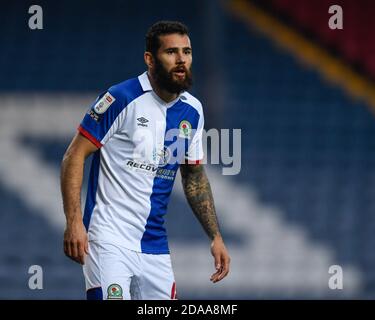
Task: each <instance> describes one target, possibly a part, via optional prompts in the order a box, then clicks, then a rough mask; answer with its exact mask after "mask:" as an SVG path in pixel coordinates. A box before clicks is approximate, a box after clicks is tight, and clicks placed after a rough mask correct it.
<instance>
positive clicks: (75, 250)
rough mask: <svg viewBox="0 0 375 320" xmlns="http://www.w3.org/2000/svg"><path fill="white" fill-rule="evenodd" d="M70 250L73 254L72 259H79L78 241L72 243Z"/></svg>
mask: <svg viewBox="0 0 375 320" xmlns="http://www.w3.org/2000/svg"><path fill="white" fill-rule="evenodd" d="M70 248H71V253H72V255H71V257H72V258H73V259H77V257H78V243H77V242H76V241H72V242H71V243H70Z"/></svg>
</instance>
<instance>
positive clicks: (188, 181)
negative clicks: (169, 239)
mask: <svg viewBox="0 0 375 320" xmlns="http://www.w3.org/2000/svg"><path fill="white" fill-rule="evenodd" d="M180 170H181V177H182V185H183V188H184V192H185V196H186V199H187V200H188V202H189V205H190V207H191V209H192V210H193V212H194V214H195V216H196V217H197V219H198V220H199V222H200V224H201V225H202V227H203V228H204V230H205V231H206V233H207V235H208V237H209V238H210V239H211V240H212V243H211V253H212V255H213V256H214V259H215V267H216V270H217V272H216V273H214V274H213V275H212V276H211V281H213V282H217V281H220V280H221V279H223V278H224V277H225V276H226V275H227V274H228V272H229V263H230V258H229V255H228V253H227V250H226V248H225V245H224V242H223V239H222V237H221V234H220V230H219V224H218V220H217V216H216V212H215V205H214V200H213V196H212V192H211V186H210V183H209V181H208V178H207V175H206V173H205V171H204V168H203V166H202V165H189V164H184V165H181V167H180Z"/></svg>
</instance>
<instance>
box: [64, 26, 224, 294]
mask: <svg viewBox="0 0 375 320" xmlns="http://www.w3.org/2000/svg"><path fill="white" fill-rule="evenodd" d="M144 60H145V63H146V65H147V67H148V71H147V72H145V73H143V74H142V75H140V76H138V77H137V78H134V79H130V80H127V81H124V82H121V83H119V84H117V85H114V86H112V87H110V88H109V89H108V91H106V92H104V93H102V94H101V95H99V97H98V98H97V100H96V101H95V102H94V104H93V105H92V107H91V108H90V109H89V111H88V112H87V114H86V115H85V117H84V119H83V120H82V122H81V124H80V126H79V129H78V132H77V134H76V135H75V137H74V138H73V140H72V142H71V144H70V146H69V147H68V149H67V151H66V153H65V155H64V159H63V161H62V166H61V189H62V195H63V202H64V212H65V215H66V221H67V224H66V230H65V233H64V252H65V254H66V255H67V256H68V257H70V258H71V259H73V260H74V261H76V262H78V263H80V264H82V265H83V272H84V276H85V281H86V290H87V298H88V299H175V298H176V286H175V280H174V274H173V270H172V265H171V259H170V255H169V249H168V243H167V235H166V231H165V228H164V227H163V223H164V218H163V216H164V214H165V213H166V211H167V205H168V201H169V196H170V193H171V191H172V187H173V182H174V179H175V175H176V172H177V170H178V168H180V169H181V176H182V183H183V188H184V192H185V195H186V198H187V200H188V202H189V204H190V206H191V208H192V210H193V212H194V214H195V215H196V217H197V218H198V220H199V222H200V223H201V224H202V226H203V228H204V229H205V231H206V233H207V235H208V236H209V238H210V239H211V241H212V242H211V253H212V255H213V257H214V262H215V267H216V272H215V273H214V274H213V275H212V276H211V281H212V282H214V283H215V282H217V281H220V280H222V279H223V278H224V277H225V276H226V275H227V274H228V272H229V262H230V258H229V255H228V253H227V250H226V248H225V245H224V242H223V239H222V237H221V234H220V231H219V227H218V222H217V217H216V213H215V208H214V202H213V198H212V194H211V188H210V184H209V182H208V179H207V176H206V174H205V172H204V169H203V166H202V164H200V163H199V162H200V161H201V160H202V158H203V148H202V130H203V124H204V119H203V112H202V106H201V103H200V102H199V101H198V100H197V99H196V98H194V97H193V96H192V95H191V94H189V93H188V92H187V91H186V90H187V89H188V88H189V87H190V86H191V84H192V72H191V65H192V49H191V45H190V39H189V36H188V30H187V28H186V26H185V25H183V24H182V23H180V22H171V21H161V22H158V23H156V24H154V25H153V26H152V27H151V28H150V29H149V31H148V33H147V35H146V52H145V53H144ZM171 132H172V134H171ZM173 132H174V134H173ZM181 149H182V150H183V153H182V159H180V158H181V157H180V158H179V157H178V155H176V154H180V155H181V152H180V151H181ZM176 151H177V152H176ZM91 153H93V154H94V155H93V160H92V164H91V172H90V178H89V186H88V193H87V200H86V206H85V210H84V215H83V221H82V214H81V200H80V192H81V186H82V176H83V167H84V162H85V159H86V158H87V157H88V156H89V155H90V154H91ZM173 159H177V161H172V160H173ZM192 258H193V257H192ZM189 276H194V275H189Z"/></svg>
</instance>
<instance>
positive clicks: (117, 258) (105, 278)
mask: <svg viewBox="0 0 375 320" xmlns="http://www.w3.org/2000/svg"><path fill="white" fill-rule="evenodd" d="M83 274H84V276H85V282H86V292H87V299H88V300H94V299H99V300H102V299H104V300H107V299H108V300H130V299H132V300H133V299H134V300H141V299H142V300H166V299H167V300H169V299H176V284H175V279H174V274H173V270H172V263H171V258H170V255H169V254H146V253H140V252H135V251H132V250H128V249H126V248H124V247H119V246H117V245H113V244H109V243H102V242H100V243H99V242H94V241H89V254H88V255H87V256H86V259H85V264H84V265H83Z"/></svg>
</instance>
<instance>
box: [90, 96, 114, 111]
mask: <svg viewBox="0 0 375 320" xmlns="http://www.w3.org/2000/svg"><path fill="white" fill-rule="evenodd" d="M115 100H116V99H115V98H114V97H113V96H112V95H111V94H110V93H109V92H107V93H106V94H105V95H104V96H103V97H102V98H101V99H100V100H99V101H98V102H97V103H96V104H95V106H94V111H95V112H96V113H97V114H102V113H104V112H106V111H107V109H108V108H109V107H110V105H111V104H112V103H113V102H115Z"/></svg>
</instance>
